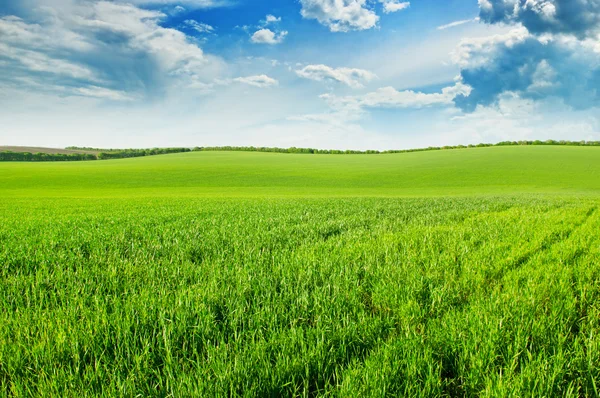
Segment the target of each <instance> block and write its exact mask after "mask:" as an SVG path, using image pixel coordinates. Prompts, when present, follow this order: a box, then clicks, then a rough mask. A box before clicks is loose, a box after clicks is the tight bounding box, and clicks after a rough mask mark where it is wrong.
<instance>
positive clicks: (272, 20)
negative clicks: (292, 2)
mask: <svg viewBox="0 0 600 398" xmlns="http://www.w3.org/2000/svg"><path fill="white" fill-rule="evenodd" d="M278 22H281V17H276V16H275V15H271V14H269V15H267V17H266V18H265V25H269V24H272V23H278Z"/></svg>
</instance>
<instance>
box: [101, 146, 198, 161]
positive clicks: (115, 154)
mask: <svg viewBox="0 0 600 398" xmlns="http://www.w3.org/2000/svg"><path fill="white" fill-rule="evenodd" d="M182 152H191V149H190V148H152V149H120V150H110V151H106V150H104V151H102V152H99V153H98V155H97V156H98V159H99V160H103V159H124V158H139V157H142V156H153V155H166V154H168V153H182Z"/></svg>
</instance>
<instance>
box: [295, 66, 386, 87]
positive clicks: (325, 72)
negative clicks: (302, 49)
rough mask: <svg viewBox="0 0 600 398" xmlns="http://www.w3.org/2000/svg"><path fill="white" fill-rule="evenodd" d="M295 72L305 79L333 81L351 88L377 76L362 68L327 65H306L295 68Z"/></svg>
mask: <svg viewBox="0 0 600 398" xmlns="http://www.w3.org/2000/svg"><path fill="white" fill-rule="evenodd" d="M296 74H297V75H298V76H300V77H303V78H305V79H310V80H315V81H319V82H325V81H334V82H337V83H342V84H345V85H347V86H349V87H352V88H362V87H364V84H363V83H366V82H369V81H371V80H373V79H375V78H376V77H377V76H376V75H375V74H374V73H372V72H369V71H367V70H364V69H352V68H332V67H330V66H327V65H308V66H305V67H304V68H302V69H300V70H297V71H296Z"/></svg>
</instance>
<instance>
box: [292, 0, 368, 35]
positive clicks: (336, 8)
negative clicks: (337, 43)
mask: <svg viewBox="0 0 600 398" xmlns="http://www.w3.org/2000/svg"><path fill="white" fill-rule="evenodd" d="M300 4H301V5H302V10H301V12H300V13H301V14H302V16H303V17H304V18H307V19H316V20H317V21H319V23H321V24H322V25H325V26H327V27H329V29H330V30H331V31H332V32H348V31H351V30H366V29H371V28H373V27H375V26H376V25H377V22H378V21H379V17H378V16H377V14H375V12H374V11H373V10H371V9H369V8H367V0H300Z"/></svg>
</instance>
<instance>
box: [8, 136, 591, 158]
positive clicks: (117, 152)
mask: <svg viewBox="0 0 600 398" xmlns="http://www.w3.org/2000/svg"><path fill="white" fill-rule="evenodd" d="M522 145H562V146H600V141H564V140H561V141H556V140H546V141H540V140H535V141H502V142H498V143H497V144H476V145H446V146H441V147H437V146H436V147H427V148H417V149H391V150H386V151H377V150H366V151H356V150H339V149H314V148H296V147H291V148H277V147H254V146H212V147H195V148H193V149H190V148H152V149H100V148H89V147H74V146H71V147H67V148H66V149H70V150H85V151H96V152H97V153H96V154H93V153H71V154H50V153H29V152H11V151H5V152H0V162H1V161H10V162H15V161H17V162H56V161H80V160H105V159H124V158H135V157H142V156H153V155H164V154H168V153H183V152H192V151H193V152H199V151H235V152H276V153H305V154H317V155H318V154H327V155H368V154H386V153H408V152H425V151H442V150H447V149H466V148H485V147H494V146H522Z"/></svg>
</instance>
